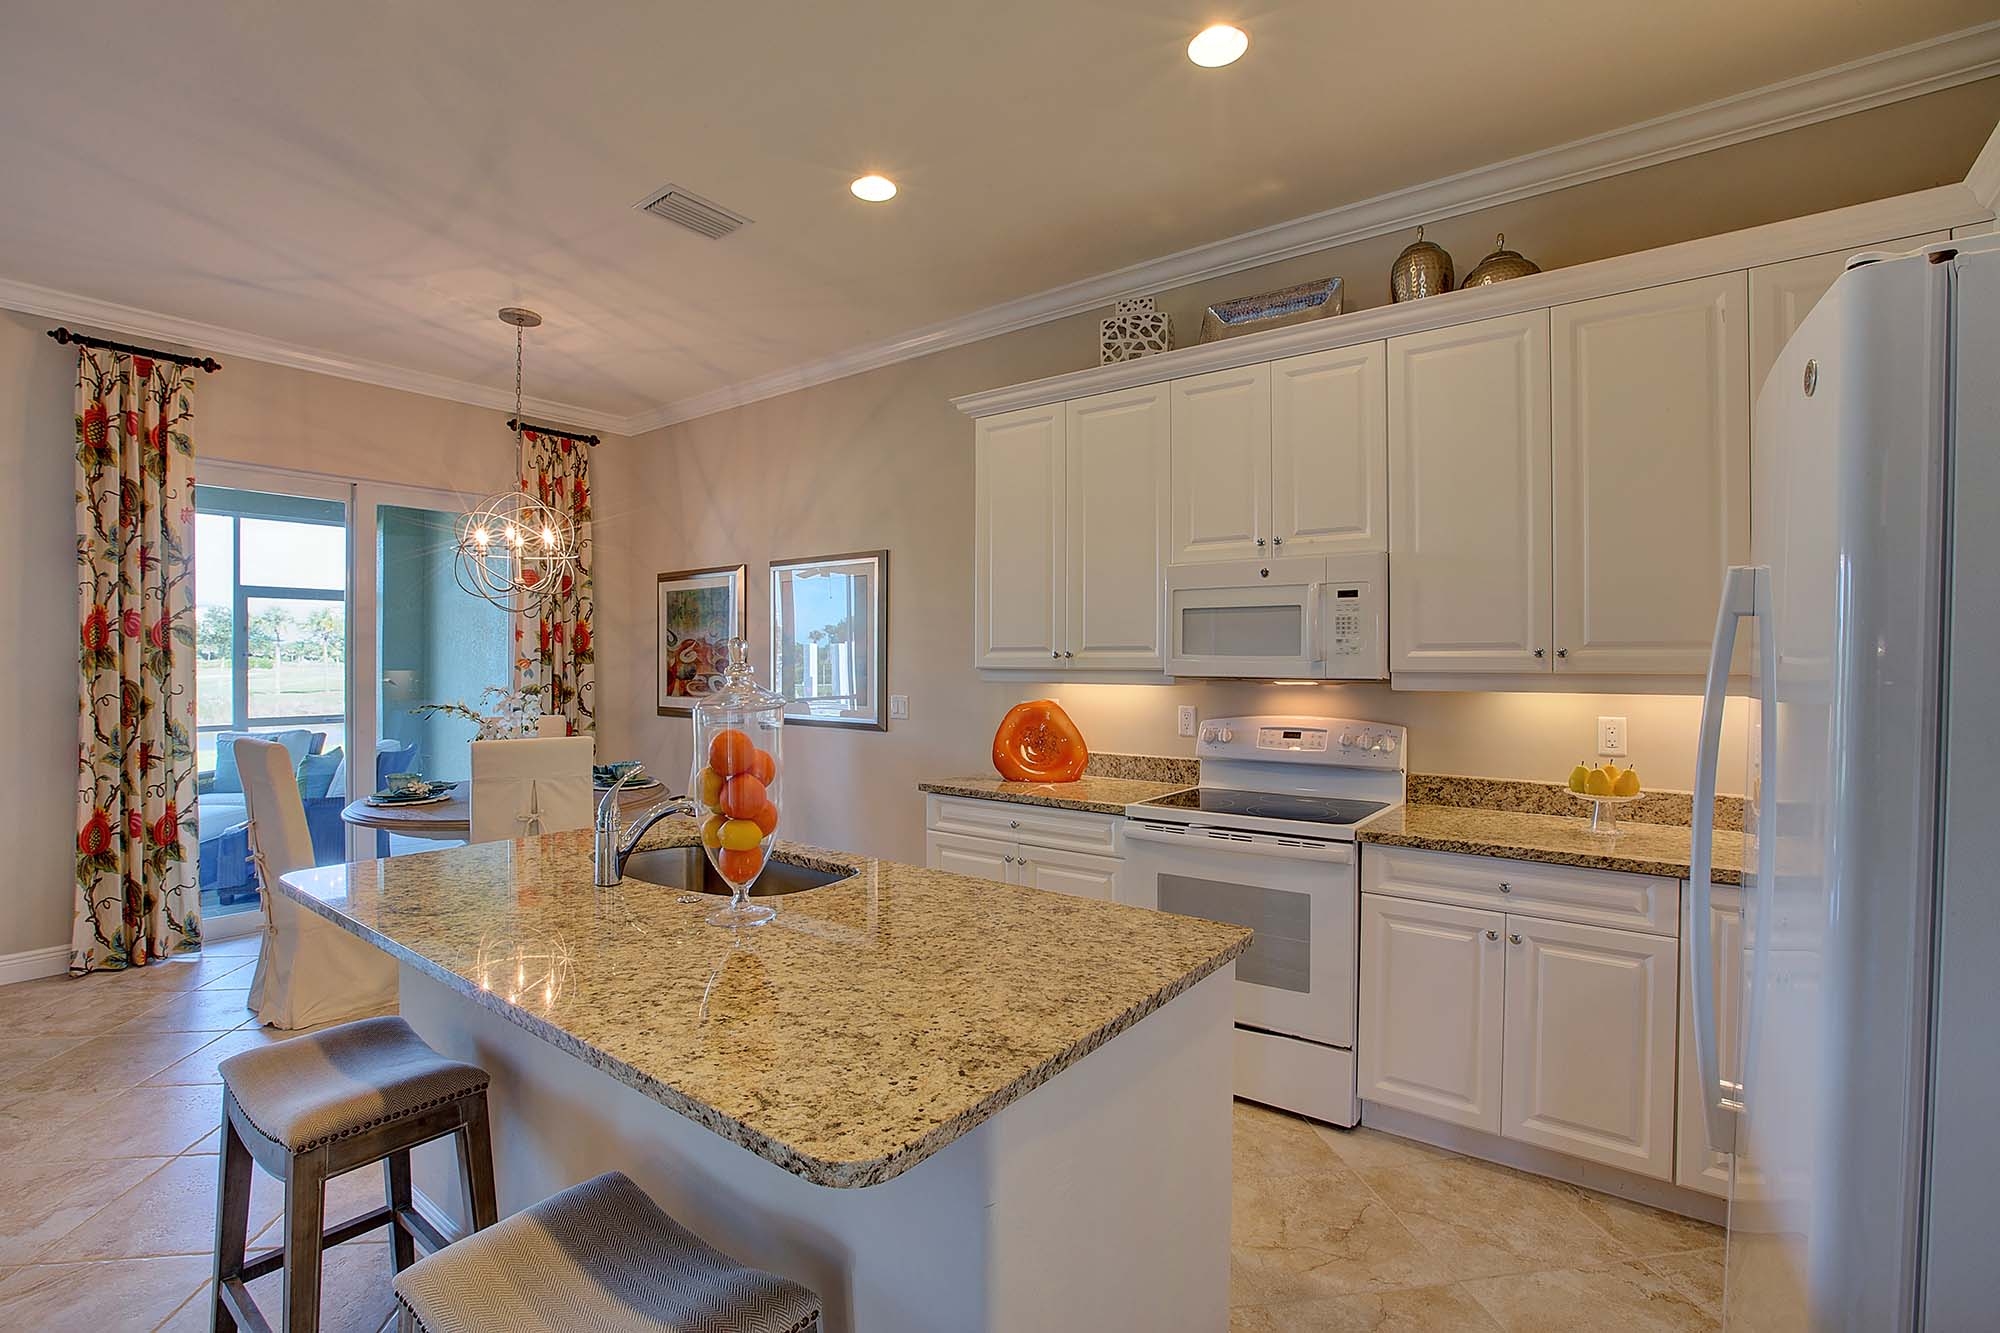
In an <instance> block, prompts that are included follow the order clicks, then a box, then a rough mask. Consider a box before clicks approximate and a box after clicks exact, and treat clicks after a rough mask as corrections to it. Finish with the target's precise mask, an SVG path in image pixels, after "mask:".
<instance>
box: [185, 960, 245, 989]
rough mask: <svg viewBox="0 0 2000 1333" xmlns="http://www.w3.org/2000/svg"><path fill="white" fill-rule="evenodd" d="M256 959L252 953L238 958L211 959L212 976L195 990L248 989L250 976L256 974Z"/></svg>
mask: <svg viewBox="0 0 2000 1333" xmlns="http://www.w3.org/2000/svg"><path fill="white" fill-rule="evenodd" d="M256 962H257V959H256V957H255V956H254V955H244V956H242V957H238V958H217V959H214V960H212V961H211V966H210V971H211V972H212V973H213V976H212V978H211V979H210V980H207V981H204V982H202V983H201V985H200V986H198V987H196V989H197V990H249V989H250V978H251V977H252V976H254V975H255V974H256V971H257V968H256Z"/></svg>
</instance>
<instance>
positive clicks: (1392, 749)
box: [1382, 731, 1396, 754]
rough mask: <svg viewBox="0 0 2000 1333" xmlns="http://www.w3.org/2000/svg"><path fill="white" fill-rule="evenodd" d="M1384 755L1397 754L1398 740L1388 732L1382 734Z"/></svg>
mask: <svg viewBox="0 0 2000 1333" xmlns="http://www.w3.org/2000/svg"><path fill="white" fill-rule="evenodd" d="M1382 753H1383V754H1394V753H1396V738H1395V737H1394V736H1393V735H1391V734H1390V733H1388V732H1386V731H1385V732H1383V733H1382Z"/></svg>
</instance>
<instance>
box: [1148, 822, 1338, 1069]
mask: <svg viewBox="0 0 2000 1333" xmlns="http://www.w3.org/2000/svg"><path fill="white" fill-rule="evenodd" d="M1118 881H1119V898H1120V900H1121V901H1126V902H1130V903H1132V904H1134V905H1136V906H1140V907H1152V908H1157V909H1159V910H1160V911H1163V912H1179V913H1181V914H1182V915H1184V916H1198V917H1205V918H1207V919H1208V920H1211V921H1227V922H1229V923H1231V924H1233V925H1238V926H1248V927H1250V928H1251V929H1252V930H1254V931H1255V932H1256V938H1254V939H1253V940H1252V941H1251V942H1250V947H1249V949H1248V950H1247V951H1246V952H1245V953H1244V954H1243V956H1242V957H1240V958H1238V959H1237V960H1236V1021H1237V1023H1238V1024H1240V1025H1242V1026H1245V1027H1252V1028H1261V1029H1263V1030H1264V1031H1266V1032H1276V1033H1280V1034H1283V1035H1285V1036H1291V1037H1303V1038H1305V1039H1306V1040H1308V1041H1316V1042H1320V1043H1322V1044H1325V1045H1328V1046H1339V1047H1345V1048H1352V1047H1353V1045H1354V1003H1355V960H1356V948H1355V936H1356V932H1357V930H1358V926H1357V924H1356V920H1355V915H1356V907H1355V893H1356V887H1355V875H1354V844H1352V843H1347V842H1326V841H1320V840H1318V839H1312V838H1294V837H1290V836H1287V835H1284V834H1276V833H1245V832H1240V831H1238V830H1235V829H1225V828H1212V827H1209V826H1207V825H1202V824H1177V823H1168V822H1165V821H1157V822H1156V821H1151V820H1143V819H1129V818H1128V819H1127V820H1126V826H1125V865H1124V868H1123V869H1122V870H1121V871H1120V872H1119V876H1118Z"/></svg>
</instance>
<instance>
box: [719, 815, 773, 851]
mask: <svg viewBox="0 0 2000 1333" xmlns="http://www.w3.org/2000/svg"><path fill="white" fill-rule="evenodd" d="M763 841H764V830H763V829H761V828H759V827H757V825H756V824H755V823H753V822H751V821H750V820H748V819H731V820H728V821H726V822H725V823H724V824H723V826H722V833H721V838H720V841H719V844H718V845H719V846H721V848H722V850H723V851H725V852H749V851H755V850H756V849H757V847H758V846H759V845H760V844H761V843H762V842H763Z"/></svg>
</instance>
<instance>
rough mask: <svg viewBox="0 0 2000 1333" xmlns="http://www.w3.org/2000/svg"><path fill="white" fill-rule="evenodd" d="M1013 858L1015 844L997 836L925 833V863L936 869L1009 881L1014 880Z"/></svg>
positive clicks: (1004, 881) (1005, 882)
mask: <svg viewBox="0 0 2000 1333" xmlns="http://www.w3.org/2000/svg"><path fill="white" fill-rule="evenodd" d="M1013 857H1014V844H1013V843H1011V842H1001V841H1000V840H998V839H996V838H971V837H967V836H966V835H965V834H963V833H926V834H925V835H924V864H925V865H927V866H929V867H930V868H931V869H932V870H949V871H950V872H951V873H952V874H954V875H975V876H977V877H978V878H980V879H992V880H998V881H999V882H1000V883H1002V884H1008V883H1012V882H1013V879H1014V861H1013Z"/></svg>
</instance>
